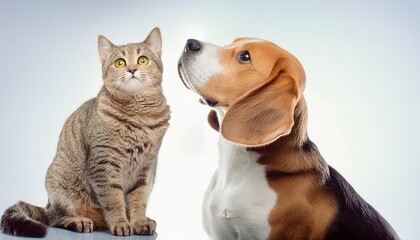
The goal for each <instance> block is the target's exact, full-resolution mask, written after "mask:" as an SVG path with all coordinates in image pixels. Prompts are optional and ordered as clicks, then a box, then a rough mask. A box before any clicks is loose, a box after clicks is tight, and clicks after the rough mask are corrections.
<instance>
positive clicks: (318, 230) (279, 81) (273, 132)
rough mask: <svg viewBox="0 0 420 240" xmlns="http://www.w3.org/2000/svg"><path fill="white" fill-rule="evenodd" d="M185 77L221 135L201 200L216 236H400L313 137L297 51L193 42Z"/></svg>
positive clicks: (241, 42) (240, 42) (182, 71)
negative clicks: (325, 156)
mask: <svg viewBox="0 0 420 240" xmlns="http://www.w3.org/2000/svg"><path fill="white" fill-rule="evenodd" d="M178 72H179V75H180V78H181V80H182V82H183V83H184V84H185V86H186V87H187V88H188V89H190V90H192V91H194V92H196V93H197V94H199V95H200V97H201V99H202V100H201V102H202V103H205V104H206V105H208V106H210V107H211V108H212V109H211V111H210V114H209V116H208V121H209V123H210V126H211V127H212V128H214V129H215V130H216V131H218V132H220V140H219V155H220V159H219V166H218V169H217V170H216V172H215V173H214V175H213V178H212V179H211V181H210V185H209V187H208V189H207V192H206V194H205V197H204V201H203V225H204V228H205V230H206V232H207V234H208V235H209V236H210V237H211V238H212V239H223V240H226V239H273V240H278V239H353V240H354V239H399V237H398V235H397V234H396V232H395V231H394V230H393V228H392V227H391V226H390V224H389V223H388V222H387V221H386V220H385V219H384V218H383V217H382V216H381V215H380V214H379V213H378V212H377V211H376V210H375V209H374V208H373V207H372V206H370V205H369V204H368V203H367V202H365V201H364V200H363V199H362V198H361V197H360V196H359V195H358V194H357V193H356V191H355V190H354V189H353V188H352V187H351V186H350V184H349V183H348V182H347V181H346V180H345V179H344V178H343V177H342V176H341V175H340V174H339V173H338V172H337V171H336V170H335V169H334V168H332V167H330V166H328V164H327V163H326V162H325V160H324V159H323V157H322V156H321V154H320V153H319V151H318V148H317V147H316V145H315V144H314V143H313V142H312V141H311V140H310V139H309V138H308V134H307V107H306V103H305V98H304V97H303V90H304V89H305V81H306V79H305V72H304V70H303V67H302V65H301V64H300V63H299V61H298V60H297V59H296V58H295V57H294V56H293V55H292V54H290V53H289V52H287V51H285V50H284V49H282V48H280V47H278V46H277V45H275V44H273V43H271V42H268V41H265V40H260V39H253V38H239V39H236V40H235V41H234V42H233V43H232V44H230V45H228V46H224V47H219V46H216V45H214V44H211V43H207V42H203V41H198V40H195V39H189V40H188V41H187V43H186V45H185V48H184V52H183V54H182V55H181V57H180V60H179V63H178Z"/></svg>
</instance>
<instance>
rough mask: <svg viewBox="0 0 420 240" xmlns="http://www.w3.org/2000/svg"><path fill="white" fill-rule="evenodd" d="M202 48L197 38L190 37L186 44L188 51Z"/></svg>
mask: <svg viewBox="0 0 420 240" xmlns="http://www.w3.org/2000/svg"><path fill="white" fill-rule="evenodd" d="M200 49H201V45H200V42H199V41H198V40H195V39H188V40H187V44H185V51H186V52H197V51H199V50H200Z"/></svg>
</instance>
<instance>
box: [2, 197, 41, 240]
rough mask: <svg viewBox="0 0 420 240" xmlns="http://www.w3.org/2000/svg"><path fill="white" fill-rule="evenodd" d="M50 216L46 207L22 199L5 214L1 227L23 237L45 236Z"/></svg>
mask: <svg viewBox="0 0 420 240" xmlns="http://www.w3.org/2000/svg"><path fill="white" fill-rule="evenodd" d="M47 224H48V218H47V215H46V214H45V209H44V208H41V207H37V206H34V205H31V204H29V203H26V202H23V201H20V202H18V203H17V204H15V205H13V206H11V207H9V208H8V209H7V210H6V211H5V212H4V214H3V216H2V218H1V223H0V229H1V230H2V231H3V232H4V233H7V234H11V235H15V236H21V237H45V235H46V234H47V226H46V225H47Z"/></svg>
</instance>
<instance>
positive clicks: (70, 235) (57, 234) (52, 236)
mask: <svg viewBox="0 0 420 240" xmlns="http://www.w3.org/2000/svg"><path fill="white" fill-rule="evenodd" d="M157 236H158V234H157V233H156V234H155V235H153V236H139V235H132V236H126V237H118V236H114V235H112V234H110V233H108V232H93V233H76V232H72V231H68V230H64V229H59V228H51V227H50V228H48V234H47V236H46V237H45V238H41V239H45V240H70V239H71V240H154V239H156V238H157ZM25 239H26V240H29V239H30V240H34V239H40V238H25V237H15V236H11V235H6V234H4V233H0V240H25Z"/></svg>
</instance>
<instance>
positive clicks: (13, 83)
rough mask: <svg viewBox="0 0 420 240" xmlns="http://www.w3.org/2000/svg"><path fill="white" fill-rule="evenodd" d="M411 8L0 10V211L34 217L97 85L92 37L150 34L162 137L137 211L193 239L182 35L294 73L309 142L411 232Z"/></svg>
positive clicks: (164, 4)
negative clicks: (286, 59) (158, 60)
mask: <svg viewBox="0 0 420 240" xmlns="http://www.w3.org/2000/svg"><path fill="white" fill-rule="evenodd" d="M419 12H420V2H419V1H417V0H413V1H404V0H402V1H383V0H373V1H364V0H355V1H348V2H343V1H305V2H304V1H289V3H286V2H285V1H274V0H273V1H245V0H234V1H222V0H214V1H208V2H204V1H193V0H187V1H42V0H40V1H23V0H14V1H4V0H3V1H1V7H0V31H1V32H0V54H1V55H0V189H1V196H0V211H3V210H5V209H6V207H8V206H10V205H11V204H13V203H15V202H17V201H18V200H25V201H28V202H30V203H33V204H37V205H42V206H45V204H46V202H47V194H46V191H45V190H44V189H45V188H44V178H45V173H46V170H47V167H48V165H49V164H50V162H51V161H52V159H53V157H54V154H55V148H56V145H57V141H58V135H59V133H60V131H61V128H62V126H63V124H64V121H65V119H66V118H67V117H68V116H69V115H70V114H71V113H72V112H73V111H74V110H75V109H76V108H77V107H78V106H80V105H81V104H82V103H83V102H84V101H86V100H87V99H89V98H91V97H93V96H95V95H96V94H97V93H98V91H99V89H100V86H101V84H102V81H101V69H100V62H99V56H98V52H97V36H98V35H99V34H103V35H105V36H106V37H108V38H109V39H110V40H111V41H113V42H115V43H116V44H123V43H128V42H134V41H140V40H142V39H144V38H145V37H146V35H147V33H149V32H150V30H151V29H152V28H153V27H155V26H159V27H160V29H161V31H162V36H163V64H164V71H165V72H164V79H163V87H164V90H165V94H166V95H167V98H168V102H169V103H170V105H171V109H172V119H171V127H170V129H169V130H168V132H167V134H166V137H165V139H164V142H163V146H162V149H161V152H160V156H159V166H158V172H157V178H156V185H155V188H154V190H153V193H152V197H151V199H150V206H149V209H148V213H149V215H150V217H152V218H153V219H155V220H156V221H157V223H158V229H157V231H158V233H159V239H191V240H196V239H206V236H205V233H204V231H203V228H202V225H201V202H202V197H203V195H204V192H205V189H206V188H207V185H208V183H209V181H210V178H211V175H212V173H213V171H214V170H215V168H216V164H217V159H218V156H217V134H216V133H215V132H214V131H213V130H212V129H211V128H210V127H209V126H208V124H207V120H206V118H207V113H208V109H207V108H206V107H205V106H202V105H200V104H199V103H198V98H197V97H196V95H195V94H193V93H192V92H190V91H187V90H186V89H185V87H184V86H183V84H182V83H181V81H180V80H179V78H178V76H177V61H178V57H179V55H180V54H181V52H182V49H183V46H184V44H185V41H186V40H187V39H188V38H197V39H201V40H204V41H207V42H212V43H215V44H218V45H227V44H229V43H230V42H231V41H232V40H233V39H235V38H236V37H240V36H251V37H257V38H262V39H268V40H270V41H273V42H275V43H277V44H278V45H280V46H281V47H283V48H285V49H286V50H288V51H290V52H291V53H293V54H294V55H295V56H296V57H297V58H298V59H299V60H300V61H301V62H302V64H303V66H304V68H305V70H306V74H307V88H306V90H305V95H306V100H307V102H308V107H309V135H310V137H311V139H312V140H313V141H314V142H315V143H316V144H317V145H318V147H319V149H320V151H321V153H322V155H323V156H324V157H325V159H326V160H327V162H328V163H329V164H330V165H332V166H333V167H335V168H336V169H337V170H338V171H340V173H341V174H343V175H344V176H345V177H346V178H347V180H348V181H349V182H350V183H351V184H352V185H353V186H354V188H355V189H356V190H357V191H358V192H359V193H360V195H361V196H363V197H364V198H365V199H366V200H367V201H368V202H369V203H370V204H372V205H373V206H374V207H375V208H376V209H377V210H378V211H379V212H380V213H381V214H382V215H383V216H384V217H385V218H386V219H387V220H388V221H389V222H390V223H391V224H392V225H393V227H394V228H395V230H396V231H397V232H398V234H399V235H400V236H401V238H402V239H419V238H420V233H419V228H418V226H420V218H419V216H420V204H419V202H420V192H419V189H420V181H419V180H420V177H419V169H420V148H419V147H418V146H419V145H420V142H419V141H420V138H419V135H420V127H419V126H420V125H419V123H420V110H419V109H420V107H419V103H420V94H419V90H420V77H419V76H420V68H419V66H420V64H419V56H420V44H419V42H420V15H419Z"/></svg>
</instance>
